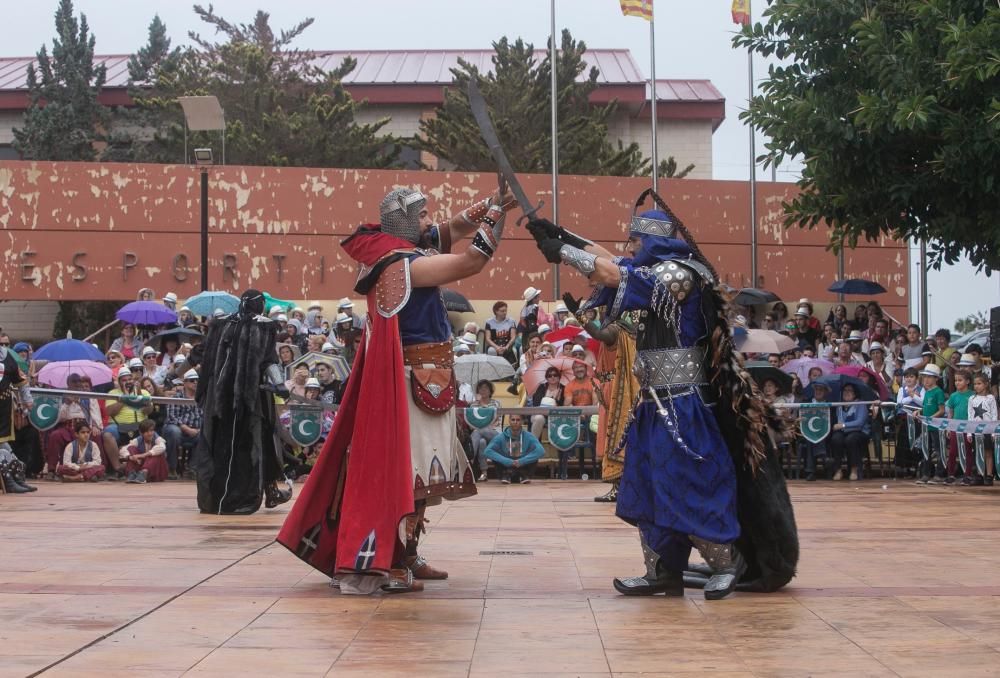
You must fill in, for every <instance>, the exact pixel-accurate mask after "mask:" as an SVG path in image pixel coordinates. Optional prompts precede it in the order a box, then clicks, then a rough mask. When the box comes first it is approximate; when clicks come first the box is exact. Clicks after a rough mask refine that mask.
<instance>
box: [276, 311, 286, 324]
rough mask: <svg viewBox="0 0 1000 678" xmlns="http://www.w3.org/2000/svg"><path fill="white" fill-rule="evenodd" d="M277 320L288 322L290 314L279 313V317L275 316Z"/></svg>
mask: <svg viewBox="0 0 1000 678" xmlns="http://www.w3.org/2000/svg"><path fill="white" fill-rule="evenodd" d="M275 320H277V321H278V322H279V323H287V322H288V316H287V315H285V314H284V313H279V314H278V317H277V318H275Z"/></svg>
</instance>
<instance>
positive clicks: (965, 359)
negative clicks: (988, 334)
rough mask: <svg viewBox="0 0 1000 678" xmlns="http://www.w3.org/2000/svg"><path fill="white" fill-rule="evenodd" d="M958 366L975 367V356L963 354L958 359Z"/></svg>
mask: <svg viewBox="0 0 1000 678" xmlns="http://www.w3.org/2000/svg"><path fill="white" fill-rule="evenodd" d="M958 364H959V366H960V367H975V366H976V356H974V355H972V354H971V353H963V354H962V356H961V357H960V358H959V359H958Z"/></svg>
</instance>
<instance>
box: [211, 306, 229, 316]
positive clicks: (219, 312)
mask: <svg viewBox="0 0 1000 678" xmlns="http://www.w3.org/2000/svg"><path fill="white" fill-rule="evenodd" d="M212 317H213V318H225V317H226V312H225V311H223V310H222V309H221V308H217V309H215V310H214V311H212Z"/></svg>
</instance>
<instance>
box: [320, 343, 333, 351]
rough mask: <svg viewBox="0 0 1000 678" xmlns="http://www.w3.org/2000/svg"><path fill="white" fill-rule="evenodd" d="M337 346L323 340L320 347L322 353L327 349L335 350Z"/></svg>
mask: <svg viewBox="0 0 1000 678" xmlns="http://www.w3.org/2000/svg"><path fill="white" fill-rule="evenodd" d="M336 350H337V347H336V346H334V345H333V344H331V343H330V342H329V341H326V342H323V348H321V349H320V351H322V352H323V353H326V352H327V351H336Z"/></svg>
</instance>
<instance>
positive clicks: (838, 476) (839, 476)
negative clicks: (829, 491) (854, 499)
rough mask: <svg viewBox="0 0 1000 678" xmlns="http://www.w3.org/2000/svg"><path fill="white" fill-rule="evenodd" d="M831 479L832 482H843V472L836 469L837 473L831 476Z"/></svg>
mask: <svg viewBox="0 0 1000 678" xmlns="http://www.w3.org/2000/svg"><path fill="white" fill-rule="evenodd" d="M833 479H834V480H843V479H844V472H843V471H841V470H839V469H838V470H837V472H836V473H834V474H833Z"/></svg>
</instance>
